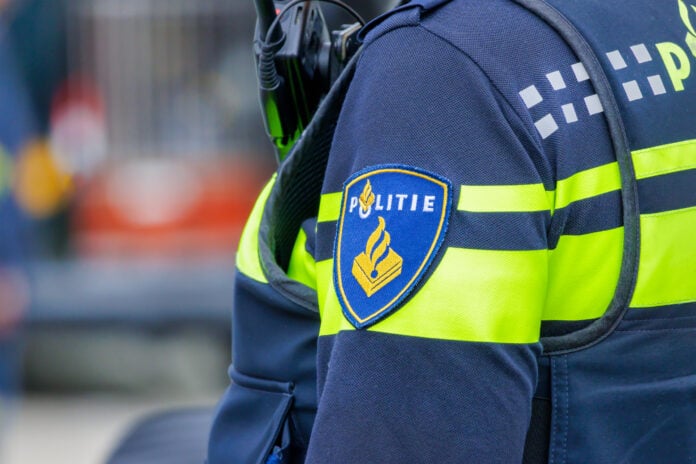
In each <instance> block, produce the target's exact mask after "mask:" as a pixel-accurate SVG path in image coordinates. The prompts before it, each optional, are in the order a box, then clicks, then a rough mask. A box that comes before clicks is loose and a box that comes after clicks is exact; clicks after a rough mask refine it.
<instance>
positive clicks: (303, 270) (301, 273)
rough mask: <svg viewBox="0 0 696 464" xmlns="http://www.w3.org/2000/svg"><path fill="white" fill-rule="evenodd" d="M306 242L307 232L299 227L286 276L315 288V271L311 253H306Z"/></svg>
mask: <svg viewBox="0 0 696 464" xmlns="http://www.w3.org/2000/svg"><path fill="white" fill-rule="evenodd" d="M306 244H307V234H306V233H305V231H304V230H302V229H300V232H299V233H298V234H297V240H296V241H295V246H294V247H293V249H292V254H291V255H290V264H289V265H288V277H290V278H291V279H293V280H296V281H297V282H300V283H303V284H305V285H306V286H307V287H309V288H312V289H314V288H316V285H317V271H316V267H315V263H314V258H312V255H310V254H309V253H307V249H306V248H305V245H306Z"/></svg>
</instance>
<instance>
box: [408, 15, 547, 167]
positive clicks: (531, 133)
mask: <svg viewBox="0 0 696 464" xmlns="http://www.w3.org/2000/svg"><path fill="white" fill-rule="evenodd" d="M415 27H419V28H420V29H422V30H424V31H426V32H428V33H429V34H431V35H432V36H433V37H436V38H438V39H439V40H441V41H442V42H444V43H446V44H447V45H449V46H450V47H451V48H453V49H455V50H457V51H458V52H460V53H461V54H462V55H463V56H465V57H466V58H467V59H468V60H469V61H470V62H471V63H473V64H474V65H475V66H476V68H477V69H478V70H479V71H481V73H482V74H483V75H484V76H486V79H487V80H488V82H489V83H490V84H491V87H492V88H493V89H494V90H495V92H496V93H497V94H498V95H500V97H501V98H502V100H503V101H504V102H505V104H506V105H507V107H508V108H509V109H510V111H511V112H512V113H513V114H514V115H515V116H516V117H517V119H518V121H519V123H520V124H521V125H522V126H523V127H525V128H526V129H527V135H528V136H529V138H530V141H531V142H532V143H533V144H534V147H535V148H536V149H537V151H538V152H539V153H540V154H544V153H545V152H544V149H543V147H542V146H541V144H540V143H539V140H538V139H537V137H536V136H535V132H534V131H533V130H532V127H530V126H529V124H528V123H527V122H525V119H524V118H523V117H522V116H521V115H520V113H519V112H518V111H517V110H516V109H515V107H514V105H513V104H512V102H511V101H510V100H509V99H508V97H507V96H506V95H505V93H503V91H502V90H501V89H500V88H499V87H498V85H497V84H496V83H495V81H494V80H493V79H492V78H491V76H490V75H489V74H488V73H487V72H486V70H485V69H483V67H482V66H481V64H480V63H479V62H478V61H476V60H475V59H474V58H473V57H472V56H471V55H470V54H469V53H467V52H466V50H463V49H461V48H460V47H457V46H456V45H454V44H453V43H452V42H451V41H450V40H448V39H446V38H445V37H442V36H441V35H440V34H438V33H436V32H435V31H433V30H431V29H429V28H428V27H426V26H425V25H423V24H422V23H419V24H417V25H415ZM506 119H507V117H506Z"/></svg>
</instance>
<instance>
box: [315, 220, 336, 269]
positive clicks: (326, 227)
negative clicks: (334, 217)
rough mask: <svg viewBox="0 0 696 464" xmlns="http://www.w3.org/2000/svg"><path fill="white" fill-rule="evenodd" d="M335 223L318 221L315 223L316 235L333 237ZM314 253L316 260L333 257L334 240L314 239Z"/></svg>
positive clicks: (334, 234)
mask: <svg viewBox="0 0 696 464" xmlns="http://www.w3.org/2000/svg"><path fill="white" fill-rule="evenodd" d="M336 227H337V223H336V222H335V221H332V222H319V223H317V237H335V236H336ZM315 247H316V254H315V256H314V259H316V261H317V262H319V261H324V260H327V259H331V258H333V247H334V242H333V241H332V240H324V239H322V240H318V239H317V240H316V245H315Z"/></svg>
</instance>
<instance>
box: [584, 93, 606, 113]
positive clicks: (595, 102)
mask: <svg viewBox="0 0 696 464" xmlns="http://www.w3.org/2000/svg"><path fill="white" fill-rule="evenodd" d="M585 106H587V112H588V113H590V116H592V115H593V114H598V113H602V112H603V111H604V107H603V106H602V102H601V101H600V100H599V95H597V94H594V95H590V96H589V97H585Z"/></svg>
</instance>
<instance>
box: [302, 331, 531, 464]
mask: <svg viewBox="0 0 696 464" xmlns="http://www.w3.org/2000/svg"><path fill="white" fill-rule="evenodd" d="M539 354H540V347H539V346H538V345H495V344H477V343H461V342H449V341H442V340H427V339H419V338H411V337H397V336H392V335H387V334H380V333H374V332H369V331H355V332H342V333H339V334H338V335H336V336H333V337H321V338H320V340H319V352H318V366H319V367H318V369H319V378H320V384H319V388H320V391H322V392H323V394H322V397H321V401H320V404H319V412H318V415H317V421H316V425H315V428H314V432H313V435H312V440H311V442H310V449H309V454H308V457H307V462H308V463H311V464H314V463H317V464H318V463H322V464H325V463H348V462H351V463H352V462H356V463H358V462H360V463H362V462H364V463H385V464H386V463H440V462H443V463H444V462H467V463H469V462H471V463H474V462H481V463H484V462H485V463H491V464H493V463H506V464H507V463H510V464H512V463H516V464H519V463H520V462H521V460H522V449H523V446H524V440H525V435H526V432H527V427H528V423H529V416H530V410H531V398H532V395H533V393H534V389H535V387H536V373H537V362H536V357H537V356H538V355H539Z"/></svg>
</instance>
